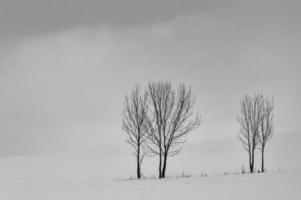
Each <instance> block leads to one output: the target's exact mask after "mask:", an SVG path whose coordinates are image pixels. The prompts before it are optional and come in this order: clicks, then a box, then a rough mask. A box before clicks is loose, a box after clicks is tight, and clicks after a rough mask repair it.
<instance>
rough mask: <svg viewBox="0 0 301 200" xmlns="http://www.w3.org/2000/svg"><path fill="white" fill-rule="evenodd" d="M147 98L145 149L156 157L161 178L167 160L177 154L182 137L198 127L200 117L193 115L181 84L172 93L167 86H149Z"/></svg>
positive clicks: (186, 90)
mask: <svg viewBox="0 0 301 200" xmlns="http://www.w3.org/2000/svg"><path fill="white" fill-rule="evenodd" d="M147 95H148V99H149V110H148V115H147V124H148V133H149V137H148V140H149V144H148V149H149V152H150V154H152V155H158V158H159V167H158V168H159V178H164V177H165V172H166V167H167V158H168V157H169V156H174V155H176V154H178V153H179V152H180V150H181V148H182V144H183V143H185V142H186V136H187V135H188V134H189V133H190V132H191V131H192V130H193V129H195V128H197V127H198V126H199V125H200V123H201V121H200V115H199V114H195V112H194V110H193V108H194V98H193V96H192V92H191V89H190V88H187V87H186V86H185V85H184V84H180V85H179V86H178V88H177V89H176V90H175V89H173V88H172V85H171V83H170V82H162V81H161V82H150V83H149V84H148V88H147Z"/></svg>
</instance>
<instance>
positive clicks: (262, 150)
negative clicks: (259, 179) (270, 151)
mask: <svg viewBox="0 0 301 200" xmlns="http://www.w3.org/2000/svg"><path fill="white" fill-rule="evenodd" d="M261 172H264V147H262V149H261Z"/></svg>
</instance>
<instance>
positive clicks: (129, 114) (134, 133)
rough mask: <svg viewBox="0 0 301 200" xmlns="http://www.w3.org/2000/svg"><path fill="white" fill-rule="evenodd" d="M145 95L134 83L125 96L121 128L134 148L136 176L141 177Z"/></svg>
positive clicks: (145, 106)
mask: <svg viewBox="0 0 301 200" xmlns="http://www.w3.org/2000/svg"><path fill="white" fill-rule="evenodd" d="M146 112H147V96H146V95H145V94H142V92H141V89H140V87H139V85H136V86H135V88H134V89H133V91H132V93H131V95H129V96H125V104H124V111H123V120H122V128H123V130H124V131H125V132H126V133H127V135H128V139H127V142H128V143H129V144H130V145H131V146H132V147H133V148H134V155H135V156H136V160H137V178H138V179H140V178H141V165H142V161H143V158H144V156H145V151H144V145H145V142H146V139H147V129H148V126H147V121H146Z"/></svg>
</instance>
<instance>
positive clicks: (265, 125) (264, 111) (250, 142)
mask: <svg viewBox="0 0 301 200" xmlns="http://www.w3.org/2000/svg"><path fill="white" fill-rule="evenodd" d="M240 104H241V109H240V114H239V116H238V122H239V124H240V131H239V139H240V141H241V142H242V143H243V146H244V148H245V150H246V151H247V152H248V156H249V168H250V172H251V173H253V172H254V163H255V152H256V149H260V152H261V171H262V172H264V170H265V168H264V151H265V147H266V144H267V142H268V141H269V140H270V139H271V138H272V136H273V128H274V124H273V117H274V115H273V109H274V103H273V99H271V100H270V99H269V98H267V97H264V96H263V95H262V94H255V95H254V96H249V95H245V96H244V97H243V98H242V100H241V102H240Z"/></svg>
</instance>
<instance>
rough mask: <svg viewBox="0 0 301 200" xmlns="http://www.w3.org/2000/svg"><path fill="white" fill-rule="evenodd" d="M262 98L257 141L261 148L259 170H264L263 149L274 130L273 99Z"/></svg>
mask: <svg viewBox="0 0 301 200" xmlns="http://www.w3.org/2000/svg"><path fill="white" fill-rule="evenodd" d="M262 100H263V102H262V110H261V115H262V119H261V123H260V134H259V143H260V149H261V172H264V150H265V147H266V144H267V142H268V141H269V140H270V139H271V138H272V136H273V131H274V123H273V119H274V114H273V110H274V102H273V99H272V100H269V99H268V98H264V99H263V98H262Z"/></svg>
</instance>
